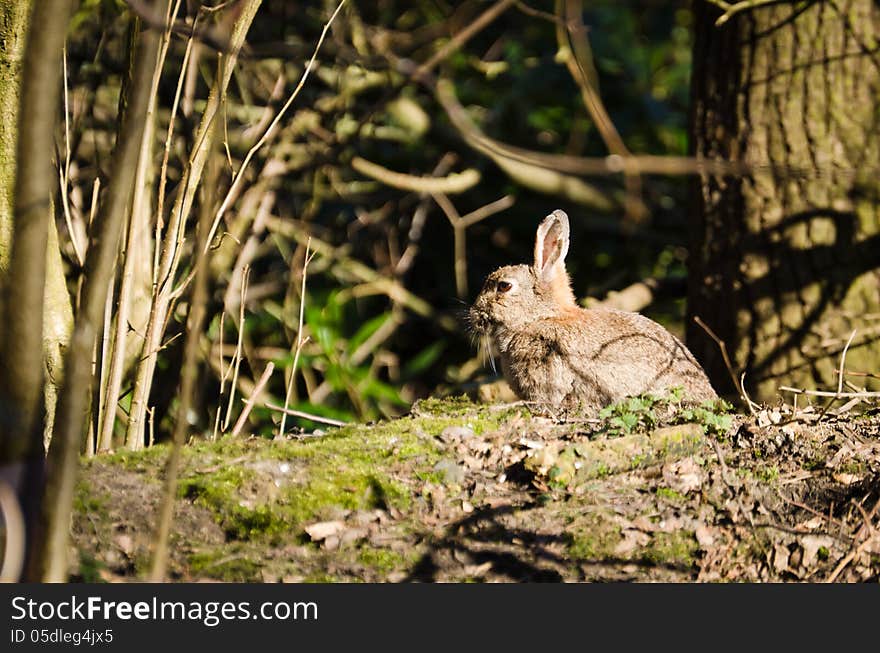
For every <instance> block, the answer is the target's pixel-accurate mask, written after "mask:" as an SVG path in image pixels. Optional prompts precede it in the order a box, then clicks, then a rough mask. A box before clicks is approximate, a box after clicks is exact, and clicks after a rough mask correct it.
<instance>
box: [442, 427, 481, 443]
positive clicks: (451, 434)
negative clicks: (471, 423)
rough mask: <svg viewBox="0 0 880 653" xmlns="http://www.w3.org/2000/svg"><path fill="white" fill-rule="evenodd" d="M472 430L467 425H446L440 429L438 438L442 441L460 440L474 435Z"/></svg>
mask: <svg viewBox="0 0 880 653" xmlns="http://www.w3.org/2000/svg"><path fill="white" fill-rule="evenodd" d="M474 435H475V434H474V430H473V429H471V428H468V427H467V426H447V427H446V428H445V429H443V430H442V431H440V439H441V440H443V441H444V442H460V441H462V440H467V439H468V438H472V437H474Z"/></svg>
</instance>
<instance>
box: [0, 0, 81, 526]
mask: <svg viewBox="0 0 880 653" xmlns="http://www.w3.org/2000/svg"><path fill="white" fill-rule="evenodd" d="M28 6H29V3H27V2H20V3H16V4H14V5H9V4H7V6H5V7H4V9H3V17H4V22H5V20H6V19H7V18H9V19H11V20H12V21H13V24H11V25H9V28H10V29H14V30H15V32H14V34H11V33H7V34H5V35H4V41H6V43H8V44H9V45H10V46H11V48H12V54H13V60H15V59H17V53H18V52H20V48H19V47H18V45H17V43H18V42H17V41H16V39H15V36H17V35H20V34H22V33H27V37H26V44H25V47H24V59H23V64H22V66H21V70H20V79H21V87H20V89H21V90H20V92H21V101H20V103H19V105H18V108H19V111H18V112H15V111H13V112H12V114H11V116H10V115H9V114H6V115H4V117H3V120H4V121H5V122H11V123H15V122H16V121H15V119H14V117H15V116H17V124H18V130H17V134H12V135H11V138H12V139H13V140H16V139H17V140H16V146H15V148H16V150H15V151H16V155H15V165H14V166H13V165H5V166H4V173H3V176H4V177H6V181H7V182H8V181H9V179H8V175H11V174H14V175H15V186H14V188H15V191H14V209H13V215H14V218H13V221H12V228H11V236H12V238H11V249H10V252H9V259H8V268H7V270H6V274H5V279H4V288H3V306H2V307H0V309H2V318H3V319H2V323H3V333H2V341H0V448H2V454H0V462H2V463H3V465H2V470H3V476H4V477H6V478H7V479H8V480H10V481H11V484H12V485H13V487H15V488H16V490H17V491H18V493H19V497H20V498H21V501H22V504H23V508H24V512H25V519H26V523H27V528H28V531H29V534H32V533H33V529H34V523H35V516H34V513H35V511H36V507H37V506H38V505H39V501H40V497H41V496H42V486H43V478H42V474H43V453H44V448H43V436H44V423H45V420H44V403H43V402H44V393H43V387H44V378H45V371H44V370H45V367H44V365H45V363H44V361H45V360H46V359H45V358H44V343H43V333H44V328H43V326H44V320H43V311H44V302H45V298H46V297H47V296H48V295H47V293H46V292H45V291H46V279H47V249H48V246H49V245H50V242H53V244H54V246H55V249H56V251H57V237H56V239H55V241H50V236H49V235H50V228H49V225H50V223H51V215H52V213H51V206H52V203H51V200H52V195H53V193H54V190H55V188H56V183H57V182H56V179H57V177H56V175H55V172H54V170H53V169H52V152H53V151H54V149H55V148H54V134H55V124H56V121H57V119H58V111H57V107H58V104H59V100H60V86H61V84H60V83H61V53H62V51H63V47H64V38H65V34H66V31H67V23H68V19H69V16H70V12H71V9H72V2H70V0H41V1H40V2H36V3H34V5H33V11H32V13H31V16H30V23H29V24H30V25H34V26H39V28H38V29H37V28H35V29H32V30H26V29H25V27H26V25H27V24H28V23H22V22H21V21H24V20H25V13H24V12H26V11H27V10H28V9H27V8H28ZM7 38H8V39H9V40H6V39H7ZM13 63H14V61H13ZM14 68H15V66H13V69H11V70H9V71H8V72H11V73H12V74H15V72H17V71H15V70H14ZM4 81H8V80H4ZM13 85H14V82H13V83H12V84H10V85H9V86H8V87H6V88H4V89H2V95H3V97H4V100H3V101H4V102H10V101H11V102H14V101H15V98H16V94H15V93H9V94H7V91H9V90H11V87H12V86H13ZM4 108H8V107H4ZM10 117H12V118H13V119H12V120H11V121H10ZM9 136H10V134H9V132H8V131H4V136H3V138H4V145H8V144H9V140H8V139H9ZM3 156H4V158H6V157H8V150H5V148H4V155H3ZM7 163H10V164H11V161H8V159H7ZM13 170H14V171H15V172H14V173H13V172H12V171H13ZM8 198H9V193H8V186H7V187H6V188H4V189H3V199H2V203H3V204H5V203H6V202H8ZM0 229H2V234H0V236H2V237H3V239H4V242H5V243H8V242H9V232H10V229H9V221H8V213H7V214H6V217H2V218H0ZM0 248H2V246H0ZM57 262H58V264H59V265H58V268H57V269H54V272H55V273H56V274H57V272H58V271H59V270H60V260H58V261H57ZM62 283H63V277H62ZM56 291H57V286H55V285H53V290H52V293H51V294H52V296H53V298H54V296H55V294H56ZM56 327H57V325H55V324H53V325H52V328H53V329H54V328H56ZM53 329H50V332H52V330H53ZM62 329H63V327H62ZM59 373H60V371H59Z"/></svg>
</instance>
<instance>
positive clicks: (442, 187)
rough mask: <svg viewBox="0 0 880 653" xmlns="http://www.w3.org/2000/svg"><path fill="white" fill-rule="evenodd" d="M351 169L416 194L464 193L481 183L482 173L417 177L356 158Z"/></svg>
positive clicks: (471, 170) (473, 170) (469, 172)
mask: <svg viewBox="0 0 880 653" xmlns="http://www.w3.org/2000/svg"><path fill="white" fill-rule="evenodd" d="M351 167H352V168H354V169H355V170H357V171H358V172H359V173H361V174H362V175H366V176H367V177H371V178H373V179H375V180H377V181H380V182H382V183H383V184H385V185H386V186H391V187H392V188H399V189H401V190H408V191H413V192H416V193H450V194H457V193H463V192H465V191H466V190H469V189H471V188H473V187H474V186H476V185H477V184H478V183H480V173H479V172H478V171H477V170H476V169H474V168H468V169H467V170H463V171H462V172H455V173H452V174H450V175H447V176H446V177H417V176H415V175H407V174H404V173H402V172H395V171H394V170H389V169H388V168H383V167H382V166H380V165H377V164H375V163H372V162H371V161H367V160H366V159H364V158H362V157H359V156H356V157H354V158H353V159H352V160H351Z"/></svg>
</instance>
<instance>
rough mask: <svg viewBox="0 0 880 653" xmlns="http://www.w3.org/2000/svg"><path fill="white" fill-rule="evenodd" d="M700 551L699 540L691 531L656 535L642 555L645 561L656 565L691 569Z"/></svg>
mask: <svg viewBox="0 0 880 653" xmlns="http://www.w3.org/2000/svg"><path fill="white" fill-rule="evenodd" d="M699 550H700V546H699V544H698V542H697V538H696V537H695V536H694V534H693V533H692V532H690V531H675V532H672V533H654V537H652V538H651V542H650V543H649V544H648V546H647V547H646V548H645V550H644V552H643V553H642V557H643V559H644V560H646V561H648V562H651V563H653V564H656V565H660V564H663V565H680V566H685V567H691V566H693V565H695V564H696V556H697V553H698V552H699Z"/></svg>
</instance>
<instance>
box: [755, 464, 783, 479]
mask: <svg viewBox="0 0 880 653" xmlns="http://www.w3.org/2000/svg"><path fill="white" fill-rule="evenodd" d="M755 478H757V479H759V480H761V481H764V482H765V483H773V482H775V481H777V480H778V479H779V468H778V467H777V466H776V465H759V466H758V467H756V468H755Z"/></svg>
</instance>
